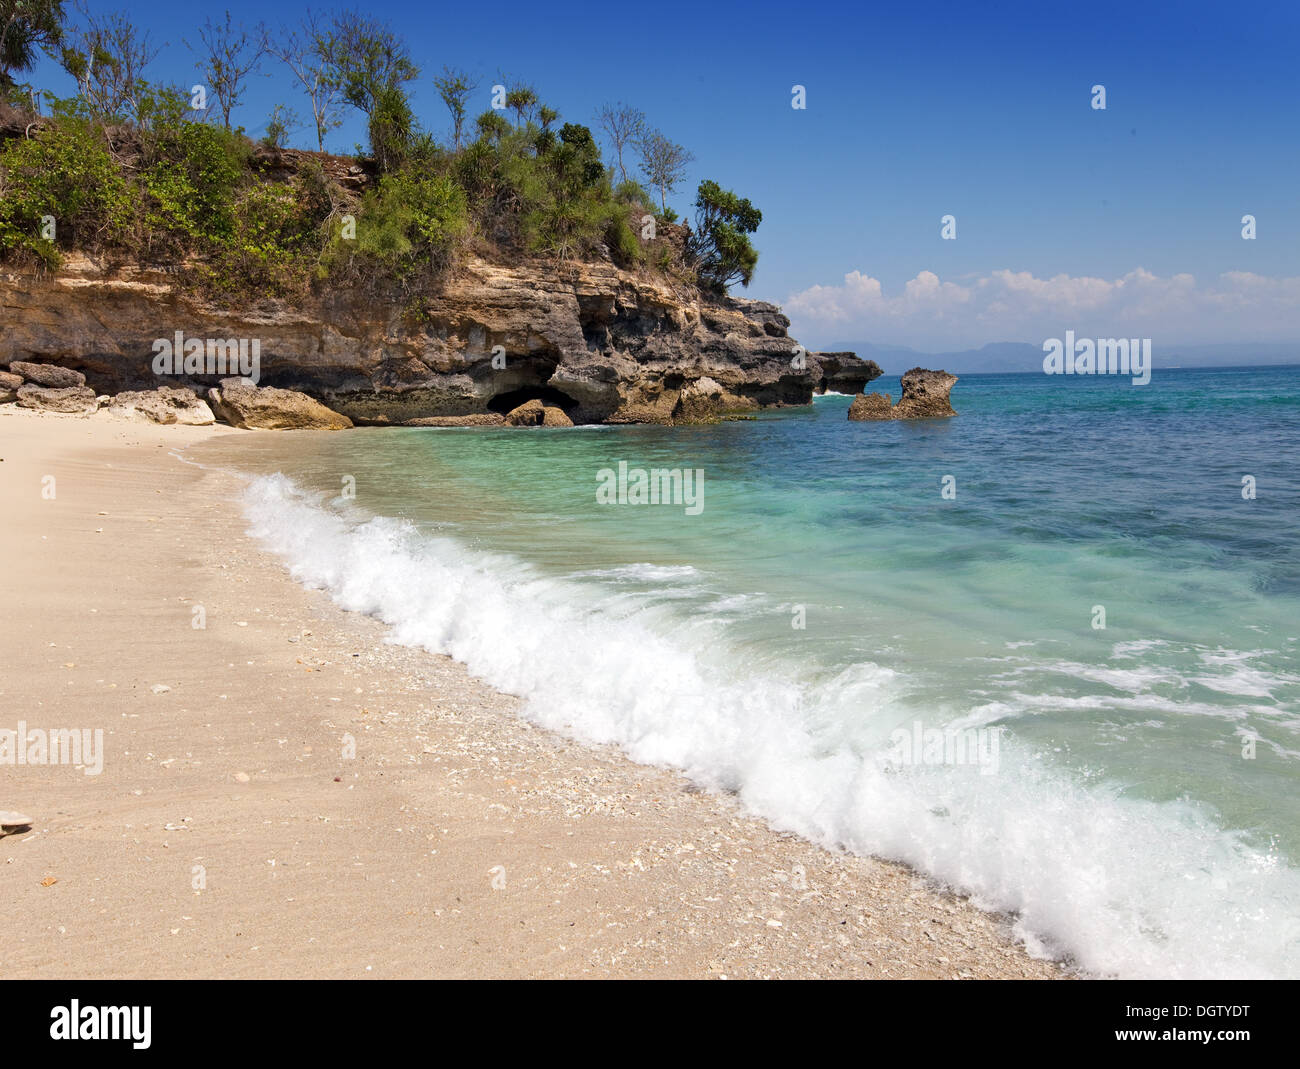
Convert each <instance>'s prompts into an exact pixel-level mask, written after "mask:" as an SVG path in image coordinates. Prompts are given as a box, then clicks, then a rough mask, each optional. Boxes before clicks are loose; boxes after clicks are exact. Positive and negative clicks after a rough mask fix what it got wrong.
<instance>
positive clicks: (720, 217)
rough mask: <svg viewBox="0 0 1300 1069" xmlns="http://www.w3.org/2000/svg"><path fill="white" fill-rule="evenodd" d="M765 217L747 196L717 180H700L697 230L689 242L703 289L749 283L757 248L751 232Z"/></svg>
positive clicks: (716, 290)
mask: <svg viewBox="0 0 1300 1069" xmlns="http://www.w3.org/2000/svg"><path fill="white" fill-rule="evenodd" d="M762 221H763V213H762V212H760V211H759V210H758V209H757V208H755V207H754V206H753V205H752V204H750V202H749V201H748V200H746V199H745V198H744V197H738V196H736V194H734V193H733V192H731V190H729V189H723V188H722V187H721V186H720V185H718V183H717V182H712V181H707V180H706V181H704V182H701V183H700V187H699V190H698V191H697V193H696V196H695V233H693V234H692V235H691V237H690V240H689V241H688V242H687V253H688V255H689V256H690V259H691V260H692V262H693V263H694V265H695V273H696V276H697V278H698V279H699V283H700V287H701V288H702V289H707V290H710V291H712V292H714V293H725V292H726V291H727V287H728V286H731V285H733V284H734V283H736V282H739V283H740V284H741V285H744V286H748V285H749V282H750V279H752V278H753V277H754V268H755V267H756V266H757V264H758V252H757V251H756V250H755V249H754V246H753V243H752V242H751V241H750V240H749V237H748V235H750V234H752V233H753V232H754V231H755V230H757V229H758V225H759V224H760V223H761V222H762Z"/></svg>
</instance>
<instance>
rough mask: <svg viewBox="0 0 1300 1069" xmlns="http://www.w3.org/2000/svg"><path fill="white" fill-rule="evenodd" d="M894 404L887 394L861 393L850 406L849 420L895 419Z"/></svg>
mask: <svg viewBox="0 0 1300 1069" xmlns="http://www.w3.org/2000/svg"><path fill="white" fill-rule="evenodd" d="M893 418H894V402H893V401H891V400H890V399H889V394H887V393H860V394H858V396H857V397H855V398H853V404H851V405H849V419H851V420H871V419H893Z"/></svg>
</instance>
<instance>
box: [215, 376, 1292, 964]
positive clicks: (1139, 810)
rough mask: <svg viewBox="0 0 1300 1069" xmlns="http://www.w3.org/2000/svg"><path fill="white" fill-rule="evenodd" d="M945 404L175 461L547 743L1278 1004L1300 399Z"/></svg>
mask: <svg viewBox="0 0 1300 1069" xmlns="http://www.w3.org/2000/svg"><path fill="white" fill-rule="evenodd" d="M872 388H874V389H883V390H888V391H889V392H891V394H892V395H893V396H894V397H897V396H898V393H899V384H898V380H897V379H892V380H891V379H888V378H886V379H882V380H879V382H877V383H875V384H873V387H872ZM952 399H953V403H954V405H955V407H956V408H957V410H958V411H959V412H960V415H959V416H958V417H956V418H955V419H951V420H946V421H926V422H917V423H849V422H848V421H847V419H846V413H847V409H848V405H849V400H850V399H849V398H847V397H840V396H828V397H824V398H819V399H818V400H817V401H816V402H815V403H814V404H813V405H811V406H809V407H807V408H802V409H787V410H782V411H773V412H768V413H763V414H761V415H759V416H758V417H757V418H756V419H754V420H746V421H738V422H731V423H723V424H719V425H716V426H709V427H679V428H662V427H619V428H610V427H591V428H577V429H574V430H542V429H538V430H508V431H484V430H444V429H424V428H418V429H417V428H411V429H405V428H394V429H361V430H357V431H354V432H349V433H345V434H332V435H324V434H278V435H256V436H254V435H249V436H247V437H246V438H241V439H237V440H234V441H231V440H230V439H227V440H225V441H223V442H214V443H210V444H208V445H205V446H203V447H201V448H198V449H195V450H193V451H192V453H191V456H192V458H193V459H195V460H198V461H200V462H202V463H206V464H214V465H219V466H223V467H234V468H237V469H239V470H241V471H244V472H246V473H248V474H250V475H252V476H255V478H253V479H252V480H251V481H250V484H249V489H248V492H247V496H246V501H245V506H246V508H247V511H248V515H249V520H250V524H251V527H252V530H253V531H254V533H255V534H256V535H257V536H258V538H259V539H261V540H262V541H263V542H264V543H265V544H266V545H267V546H268V547H269V548H270V549H272V550H274V551H275V552H276V553H278V554H279V555H280V556H281V557H283V559H284V560H285V561H286V563H287V564H288V565H289V567H291V569H292V570H293V572H294V574H295V575H296V576H297V577H298V578H299V579H300V580H301V581H302V582H304V583H306V584H309V585H311V586H316V587H321V588H324V589H327V590H329V591H330V592H331V593H332V594H333V596H334V597H335V598H336V599H337V600H338V602H339V603H340V604H342V605H344V606H346V607H348V608H351V609H355V610H357V611H362V612H369V613H373V614H375V615H376V616H379V617H381V618H382V619H384V620H386V621H387V622H388V623H390V624H391V625H392V639H393V641H397V642H403V643H410V644H416V645H422V646H425V647H427V648H429V649H431V650H437V651H440V652H445V653H449V654H451V655H452V656H454V657H456V658H457V659H458V660H461V661H463V662H465V663H466V664H467V665H468V666H469V668H470V669H471V671H473V672H474V673H475V674H477V675H478V676H480V677H482V678H483V679H485V680H486V681H487V682H489V683H491V684H492V685H494V686H496V687H498V688H500V689H502V690H506V691H510V692H512V693H516V694H519V695H522V696H524V697H525V698H526V699H527V704H526V710H527V715H528V716H529V717H530V718H532V719H534V720H536V721H537V722H539V723H542V724H545V725H547V726H549V727H552V728H556V729H558V730H560V731H563V732H566V733H568V734H570V735H574V736H577V737H580V738H584V739H592V740H600V741H603V742H613V743H617V744H618V745H620V746H621V747H622V748H623V749H624V750H626V751H627V752H628V753H629V754H630V755H631V756H632V757H634V758H635V759H637V760H639V761H644V762H651V763H655V764H661V765H666V766H671V767H674V768H678V769H681V770H683V771H684V772H685V773H686V774H687V775H688V776H690V777H691V778H692V779H693V780H695V781H697V782H698V783H700V784H701V785H704V786H706V787H708V788H711V789H715V790H720V791H732V792H736V793H737V794H738V795H739V797H740V798H741V800H742V801H743V802H744V803H745V804H746V805H747V806H748V807H749V808H750V809H751V810H752V811H754V812H755V813H758V814H760V815H762V816H763V817H765V818H766V819H767V820H768V821H769V822H771V823H772V824H773V825H775V826H777V827H779V828H782V829H786V830H789V831H793V832H796V833H798V834H800V835H803V836H806V837H808V838H809V839H812V840H815V841H817V842H819V843H822V844H825V845H826V846H828V847H831V848H836V849H846V850H851V851H856V852H861V853H869V854H876V855H880V856H883V857H888V858H894V859H898V860H901V861H904V862H906V863H908V864H910V865H912V866H914V867H915V868H916V869H917V870H919V871H921V872H924V873H927V874H929V875H931V876H933V877H934V878H935V880H937V881H940V882H943V883H946V884H948V885H951V886H953V887H955V888H958V889H961V890H963V891H965V892H967V893H970V894H971V895H972V896H973V897H974V899H975V900H976V901H977V902H978V903H980V904H981V905H984V906H986V907H988V908H992V909H999V910H1006V911H1009V912H1013V913H1014V914H1015V915H1016V918H1017V919H1016V922H1015V924H1016V931H1017V933H1018V935H1019V936H1021V937H1022V938H1023V939H1025V940H1026V942H1027V943H1028V945H1029V946H1030V948H1031V950H1033V951H1035V952H1038V953H1044V954H1051V955H1054V956H1059V957H1064V958H1067V959H1069V960H1071V961H1072V962H1074V963H1075V964H1076V965H1078V966H1079V967H1080V968H1082V969H1083V970H1085V971H1087V972H1090V973H1093V974H1097V975H1120V976H1162V977H1164V976H1187V977H1193V976H1201V977H1204V976H1233V977H1239V976H1298V975H1300V760H1298V759H1300V533H1298V531H1297V521H1298V520H1300V470H1298V468H1297V464H1298V462H1300V367H1274V368H1239V369H1227V370H1219V369H1211V370H1159V369H1157V370H1156V372H1155V373H1154V375H1153V377H1152V380H1151V383H1150V384H1149V385H1147V386H1142V387H1139V386H1133V385H1131V383H1130V381H1129V380H1128V379H1127V378H1105V377H1094V378H1080V377H1069V378H1067V377H1048V376H1045V375H1041V374H1040V375H968V376H964V377H963V378H962V379H961V381H960V382H959V383H958V385H957V386H956V387H955V389H954V391H953V397H952ZM620 462H624V463H626V465H627V470H628V471H629V472H634V471H635V470H636V469H644V470H646V471H647V472H648V471H650V470H651V469H656V470H674V469H676V470H680V471H682V472H690V473H691V482H690V486H691V489H692V490H695V491H701V490H702V498H701V499H699V501H697V502H696V504H697V505H698V504H699V503H700V502H701V501H702V508H691V507H690V506H689V505H688V504H687V503H686V502H685V501H681V500H679V501H678V503H676V504H673V503H666V504H665V503H660V504H633V503H618V501H617V500H615V501H614V502H612V503H602V500H601V499H600V495H599V494H598V491H599V489H600V487H601V486H602V482H608V480H609V478H610V476H609V474H608V472H617V470H618V468H619V463H620ZM602 472H605V473H606V474H604V475H602ZM949 476H950V477H951V478H946V477H949ZM1252 483H1253V493H1252V492H1251V485H1250V484H1252ZM353 488H354V490H355V494H354V495H353V493H352V490H353ZM945 488H946V490H947V492H946V493H945ZM1102 624H1104V627H1103V626H1101V625H1102ZM936 739H938V742H935V740H936ZM954 740H956V742H955V743H954ZM972 740H978V745H975V744H971V745H964V744H966V743H972ZM915 742H924V743H925V745H924V746H915V745H913V743H915ZM931 743H933V745H931ZM963 745H964V748H963Z"/></svg>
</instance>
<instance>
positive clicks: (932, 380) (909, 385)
mask: <svg viewBox="0 0 1300 1069" xmlns="http://www.w3.org/2000/svg"><path fill="white" fill-rule="evenodd" d="M902 383H903V396H902V397H901V398H899V401H898V404H896V405H891V404H890V401H889V396H888V395H887V394H883V393H873V394H863V393H860V394H858V396H857V397H855V398H854V399H853V404H851V405H850V406H849V419H851V420H862V421H866V420H886V419H936V418H943V417H946V416H955V415H956V414H957V413H956V412H955V411H954V410H953V407H952V405H951V404H950V403H949V401H948V394H949V392H950V391H951V390H952V388H953V386H954V385H956V383H957V376H956V375H950V374H948V372H946V371H929V370H926V369H925V368H920V367H914V368H912V370H911V371H907V372H904V373H903V378H902Z"/></svg>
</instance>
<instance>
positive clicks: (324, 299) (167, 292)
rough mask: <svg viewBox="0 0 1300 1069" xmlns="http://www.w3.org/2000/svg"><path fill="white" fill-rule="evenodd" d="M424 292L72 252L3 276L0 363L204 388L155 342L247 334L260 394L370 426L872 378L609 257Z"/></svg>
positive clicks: (762, 307) (733, 401)
mask: <svg viewBox="0 0 1300 1069" xmlns="http://www.w3.org/2000/svg"><path fill="white" fill-rule="evenodd" d="M422 300H423V305H424V307H423V309H422V313H423V314H422V316H421V319H420V325H419V326H413V325H411V324H409V323H407V322H405V321H404V320H403V318H402V313H401V307H402V304H403V302H401V301H387V300H376V299H375V298H374V297H373V296H371V295H363V294H354V293H352V292H350V291H347V290H339V291H327V292H322V293H321V294H320V295H318V296H316V297H314V298H312V299H310V300H305V301H303V302H301V303H299V304H295V305H293V306H290V305H288V304H285V303H283V302H275V301H267V302H264V303H262V304H260V305H258V306H257V307H256V308H251V309H243V310H239V311H234V310H231V309H229V308H223V307H220V306H216V305H213V304H209V303H205V302H203V301H201V300H200V299H199V298H197V297H195V296H193V295H192V294H190V293H189V292H187V291H184V290H183V289H181V288H180V287H178V286H177V285H176V284H175V282H174V277H173V276H172V275H170V274H168V273H166V272H163V271H161V270H157V271H153V270H147V269H140V268H134V269H124V270H121V271H118V272H115V273H111V274H110V273H108V272H106V271H104V270H103V269H101V268H100V266H99V265H97V264H96V263H94V262H92V261H90V260H88V259H86V258H84V257H73V256H69V257H68V258H67V259H66V260H65V264H64V267H63V268H62V269H61V270H60V271H59V273H58V274H57V275H55V276H53V277H52V278H43V277H39V276H37V275H34V274H16V275H9V276H0V304H3V305H4V306H5V309H6V313H7V314H6V315H5V317H4V322H3V323H0V363H3V362H4V361H5V359H6V358H8V359H12V360H18V361H28V362H31V361H58V362H59V363H61V364H63V365H65V366H67V367H74V368H76V369H78V370H80V371H82V372H84V374H85V376H86V379H87V381H88V382H89V383H90V385H91V386H93V387H95V388H96V389H97V390H99V391H100V392H104V393H117V392H120V391H122V390H142V389H153V388H155V387H157V386H159V385H171V386H185V387H190V388H194V389H197V390H199V391H200V392H202V391H204V390H207V389H208V388H211V387H214V386H216V385H217V382H218V381H219V378H220V376H219V375H217V374H213V375H202V374H192V375H190V374H181V375H176V376H167V377H165V381H164V378H163V377H161V376H159V375H156V374H155V373H154V370H153V358H154V355H155V350H154V342H155V340H157V339H172V338H173V337H174V335H175V332H176V331H183V332H184V334H185V336H186V337H190V338H201V339H205V340H206V339H214V340H216V341H218V342H221V341H224V340H225V339H232V338H233V339H240V338H243V339H250V340H251V339H257V340H258V341H259V343H260V354H261V355H260V361H261V367H260V376H259V377H258V383H259V385H260V386H263V387H268V386H269V387H279V388H282V389H288V390H296V391H299V392H302V393H305V394H307V395H309V396H311V397H314V398H316V399H317V400H318V401H320V402H322V403H323V404H325V405H326V406H328V407H329V408H330V409H333V410H334V411H336V412H338V413H341V414H343V415H345V416H347V417H349V418H350V419H351V420H352V421H354V422H356V423H377V424H401V423H409V422H411V421H414V420H424V419H429V418H443V417H453V416H470V415H486V414H488V413H492V412H496V413H501V414H504V413H505V412H506V411H508V408H507V407H505V406H504V402H502V401H500V400H499V399H500V398H501V397H502V395H507V394H509V395H512V397H513V398H515V400H514V402H513V403H512V404H510V406H509V407H510V408H514V407H518V405H519V404H523V403H525V402H526V401H527V400H530V399H534V398H536V399H540V400H542V401H543V402H544V403H545V404H547V405H553V406H555V407H559V408H560V409H562V410H563V411H564V412H565V413H566V414H567V415H568V416H569V417H571V418H572V419H573V420H574V421H575V422H578V423H593V422H609V423H637V422H652V423H675V422H699V421H704V420H709V419H714V418H717V417H718V416H720V415H727V414H732V413H736V412H745V411H752V410H754V409H757V408H761V407H765V406H770V405H802V404H808V403H809V402H810V401H811V400H812V397H813V394H814V393H819V392H824V391H825V390H827V389H830V390H835V391H838V392H843V393H855V392H858V391H860V390H861V389H862V388H863V387H864V386H865V385H866V384H867V383H868V382H870V381H871V380H872V379H874V378H876V377H878V376H879V375H880V368H879V367H878V366H877V365H876V364H875V363H873V362H871V361H862V360H859V359H858V358H857V357H855V356H853V354H851V353H806V352H805V351H804V350H803V349H802V348H801V347H800V346H799V345H798V344H797V343H796V342H795V341H794V339H792V338H790V336H789V334H788V328H789V320H788V319H786V317H785V316H784V315H782V314H781V312H780V310H779V309H778V308H777V307H776V306H774V305H771V304H766V303H763V302H760V301H748V300H738V299H726V300H720V301H715V300H712V299H706V298H703V297H700V296H698V295H695V294H689V295H679V294H677V293H675V292H673V291H672V290H671V289H670V288H668V285H667V283H665V282H663V281H661V280H657V279H655V278H652V277H650V276H649V275H645V276H642V275H640V274H636V273H633V272H628V271H623V270H620V269H619V268H617V267H615V266H614V265H613V264H610V263H597V264H582V265H576V266H564V267H557V266H556V265H554V264H552V263H550V262H541V261H539V262H535V263H532V264H527V265H522V266H508V267H507V266H502V265H499V264H490V263H487V262H484V261H479V260H473V261H470V262H468V263H467V264H465V265H464V266H463V267H462V268H461V269H459V270H458V271H457V272H456V274H455V276H454V277H453V278H452V279H451V281H450V282H448V283H446V284H445V285H444V286H442V287H441V288H440V289H438V290H437V292H430V293H428V294H425V295H423V297H422ZM494 357H495V358H496V359H494ZM503 360H504V363H503ZM225 374H229V372H228V371H226V372H225ZM217 415H218V418H221V413H220V412H218V413H217Z"/></svg>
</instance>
